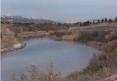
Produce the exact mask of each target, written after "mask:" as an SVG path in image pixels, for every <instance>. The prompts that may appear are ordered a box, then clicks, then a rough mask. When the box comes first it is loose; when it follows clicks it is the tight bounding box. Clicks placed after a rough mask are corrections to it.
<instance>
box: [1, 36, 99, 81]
mask: <svg viewBox="0 0 117 81" xmlns="http://www.w3.org/2000/svg"><path fill="white" fill-rule="evenodd" d="M26 42H27V46H26V47H25V48H23V49H20V50H16V51H12V52H9V53H6V54H2V62H1V63H2V81H9V78H10V77H11V75H12V74H13V73H19V72H24V71H26V70H27V69H28V68H29V66H31V65H36V66H38V67H39V68H40V69H41V70H44V71H46V70H47V68H48V64H49V63H51V62H52V63H53V66H54V70H55V71H57V72H61V74H62V75H67V74H69V73H71V72H74V71H81V70H82V69H83V68H85V67H86V66H87V65H88V63H89V61H90V59H91V58H92V56H93V55H94V54H97V53H98V52H99V50H98V49H96V48H93V47H90V46H87V45H85V44H81V43H73V42H64V41H56V40H51V39H48V38H36V39H30V40H27V41H26Z"/></svg>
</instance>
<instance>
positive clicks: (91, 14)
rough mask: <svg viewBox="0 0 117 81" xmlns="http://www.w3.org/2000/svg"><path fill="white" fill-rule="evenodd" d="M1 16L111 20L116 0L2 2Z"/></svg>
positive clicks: (7, 0) (116, 8)
mask: <svg viewBox="0 0 117 81" xmlns="http://www.w3.org/2000/svg"><path fill="white" fill-rule="evenodd" d="M2 15H12V16H16V15H17V16H24V17H34V18H40V19H51V20H58V21H69V20H84V19H95V18H104V17H108V18H113V17H115V16H117V0H2Z"/></svg>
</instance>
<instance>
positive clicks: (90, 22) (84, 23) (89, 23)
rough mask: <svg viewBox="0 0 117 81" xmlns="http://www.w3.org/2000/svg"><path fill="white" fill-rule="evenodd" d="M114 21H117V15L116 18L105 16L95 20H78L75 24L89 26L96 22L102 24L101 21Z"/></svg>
mask: <svg viewBox="0 0 117 81" xmlns="http://www.w3.org/2000/svg"><path fill="white" fill-rule="evenodd" d="M112 22H117V17H115V19H108V18H103V19H97V20H93V21H85V22H77V23H75V24H79V25H80V26H88V25H95V24H101V23H112Z"/></svg>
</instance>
